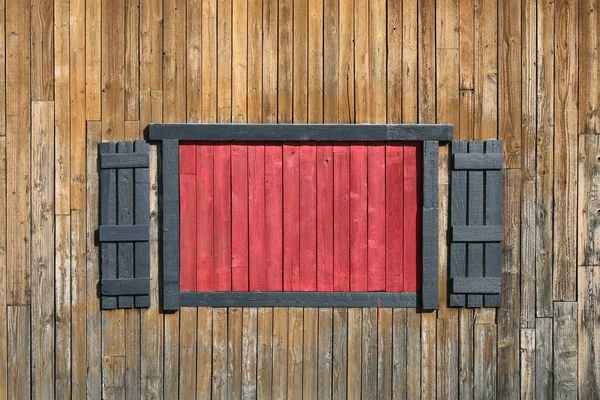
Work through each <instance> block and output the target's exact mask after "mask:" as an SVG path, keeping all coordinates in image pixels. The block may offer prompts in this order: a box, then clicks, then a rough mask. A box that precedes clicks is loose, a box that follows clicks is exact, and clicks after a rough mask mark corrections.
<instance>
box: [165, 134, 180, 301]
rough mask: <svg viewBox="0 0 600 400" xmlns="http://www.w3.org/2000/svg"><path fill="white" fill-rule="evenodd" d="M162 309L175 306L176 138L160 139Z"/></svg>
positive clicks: (177, 148) (177, 162)
mask: <svg viewBox="0 0 600 400" xmlns="http://www.w3.org/2000/svg"><path fill="white" fill-rule="evenodd" d="M161 162H162V205H161V209H162V216H163V220H162V234H163V237H162V257H161V259H162V262H163V265H162V276H163V282H162V284H163V310H164V311H176V310H178V309H179V140H174V139H167V140H163V141H162V156H161Z"/></svg>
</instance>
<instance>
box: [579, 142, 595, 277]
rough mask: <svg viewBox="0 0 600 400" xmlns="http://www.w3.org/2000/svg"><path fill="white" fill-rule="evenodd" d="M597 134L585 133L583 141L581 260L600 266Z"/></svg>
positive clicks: (580, 149)
mask: <svg viewBox="0 0 600 400" xmlns="http://www.w3.org/2000/svg"><path fill="white" fill-rule="evenodd" d="M598 139H599V137H598V136H597V135H582V136H581V138H580V140H579V154H578V160H579V174H578V181H579V191H578V204H579V205H578V219H577V221H578V222H577V227H578V229H577V230H578V247H579V255H578V263H579V265H586V266H593V265H600V232H599V227H600V224H599V223H598V221H599V220H600V215H598V213H597V210H599V209H600V187H599V185H598V183H599V182H600V181H599V180H598V173H599V172H600V170H599V169H598V168H597V166H598V164H599V163H600V160H599V159H598V157H597V154H598V152H600V140H598Z"/></svg>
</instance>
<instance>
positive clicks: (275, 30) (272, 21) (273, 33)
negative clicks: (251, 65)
mask: <svg viewBox="0 0 600 400" xmlns="http://www.w3.org/2000/svg"><path fill="white" fill-rule="evenodd" d="M262 5H263V7H262V22H263V36H262V46H263V47H262V51H263V54H262V57H263V58H262V73H263V80H262V122H264V123H276V122H277V118H278V109H277V105H278V101H279V96H278V94H277V93H278V90H277V84H278V79H279V74H278V68H277V66H278V65H279V58H278V57H279V53H278V51H277V49H278V39H279V22H278V21H279V19H278V17H279V15H278V12H279V1H277V0H264V1H263V2H262Z"/></svg>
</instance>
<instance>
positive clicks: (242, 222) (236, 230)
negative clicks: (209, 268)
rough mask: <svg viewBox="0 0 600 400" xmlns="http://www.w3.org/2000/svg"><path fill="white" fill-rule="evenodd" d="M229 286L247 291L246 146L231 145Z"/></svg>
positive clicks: (241, 144) (243, 144)
mask: <svg viewBox="0 0 600 400" xmlns="http://www.w3.org/2000/svg"><path fill="white" fill-rule="evenodd" d="M231 220H232V221H235V223H234V224H232V226H231V288H232V290H233V291H235V292H239V291H248V146H247V145H246V144H245V143H239V144H235V145H232V146H231Z"/></svg>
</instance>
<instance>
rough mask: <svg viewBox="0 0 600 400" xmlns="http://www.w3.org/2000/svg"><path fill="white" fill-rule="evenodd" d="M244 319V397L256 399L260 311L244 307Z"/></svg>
mask: <svg viewBox="0 0 600 400" xmlns="http://www.w3.org/2000/svg"><path fill="white" fill-rule="evenodd" d="M242 318H243V321H242V393H241V395H242V398H243V399H256V398H257V397H256V372H257V370H256V367H257V357H258V354H257V350H258V349H257V347H256V346H257V343H258V311H257V309H256V308H255V307H248V308H244V310H243V316H242Z"/></svg>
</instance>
